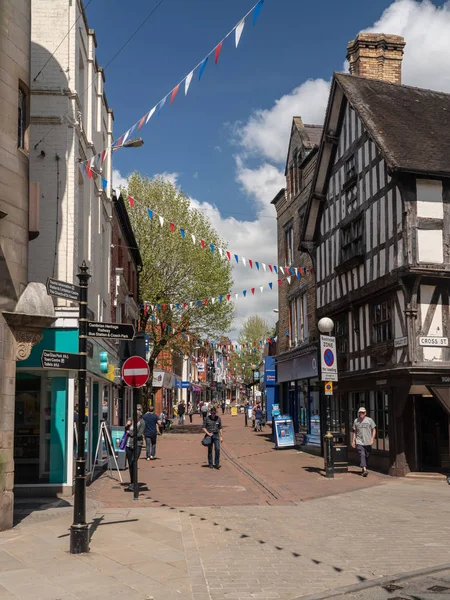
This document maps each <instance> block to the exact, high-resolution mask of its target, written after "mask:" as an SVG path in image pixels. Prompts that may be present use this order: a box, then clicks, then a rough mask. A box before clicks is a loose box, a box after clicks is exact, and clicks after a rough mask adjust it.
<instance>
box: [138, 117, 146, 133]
mask: <svg viewBox="0 0 450 600" xmlns="http://www.w3.org/2000/svg"><path fill="white" fill-rule="evenodd" d="M147 114H148V113H146V114H145V115H144V116H143V117H142V119H141V120H140V121H139V125H138V131H139V130H140V129H141V127H142V125H143V124H144V123H145V119H146V118H147Z"/></svg>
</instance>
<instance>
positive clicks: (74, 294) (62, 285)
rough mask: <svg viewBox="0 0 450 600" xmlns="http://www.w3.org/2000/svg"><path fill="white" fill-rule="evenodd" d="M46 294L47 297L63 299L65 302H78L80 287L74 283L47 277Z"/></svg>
mask: <svg viewBox="0 0 450 600" xmlns="http://www.w3.org/2000/svg"><path fill="white" fill-rule="evenodd" d="M47 294H48V295H49V296H57V297H58V298H65V299H66V300H72V301H73V302H79V301H80V286H79V285H75V284H74V283H66V282H65V281H58V280H57V279H52V278H51V277H49V278H48V279H47Z"/></svg>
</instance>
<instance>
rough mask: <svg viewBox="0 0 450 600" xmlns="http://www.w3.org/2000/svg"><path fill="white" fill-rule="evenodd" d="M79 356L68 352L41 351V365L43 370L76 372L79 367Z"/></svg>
mask: <svg viewBox="0 0 450 600" xmlns="http://www.w3.org/2000/svg"><path fill="white" fill-rule="evenodd" d="M79 358H80V356H79V355H78V354H73V353H70V352H53V351H51V350H43V351H42V355H41V365H42V368H43V369H66V370H68V371H77V370H78V369H79V368H80V367H79V364H80V361H79Z"/></svg>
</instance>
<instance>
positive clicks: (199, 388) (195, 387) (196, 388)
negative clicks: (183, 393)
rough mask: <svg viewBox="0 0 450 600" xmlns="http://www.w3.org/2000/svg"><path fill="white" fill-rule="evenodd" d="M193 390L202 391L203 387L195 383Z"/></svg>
mask: <svg viewBox="0 0 450 600" xmlns="http://www.w3.org/2000/svg"><path fill="white" fill-rule="evenodd" d="M192 390H193V391H194V392H201V391H202V388H201V387H198V385H193V386H192Z"/></svg>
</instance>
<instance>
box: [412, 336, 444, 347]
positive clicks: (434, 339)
mask: <svg viewBox="0 0 450 600" xmlns="http://www.w3.org/2000/svg"><path fill="white" fill-rule="evenodd" d="M419 345H420V346H438V347H441V348H442V347H446V346H448V338H446V337H438V336H436V335H431V336H428V337H420V338H419Z"/></svg>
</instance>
